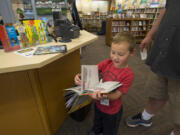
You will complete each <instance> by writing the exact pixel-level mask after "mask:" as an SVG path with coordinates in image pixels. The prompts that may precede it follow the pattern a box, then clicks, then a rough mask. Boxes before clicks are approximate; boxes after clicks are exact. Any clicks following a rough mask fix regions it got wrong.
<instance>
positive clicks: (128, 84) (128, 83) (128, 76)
mask: <svg viewBox="0 0 180 135" xmlns="http://www.w3.org/2000/svg"><path fill="white" fill-rule="evenodd" d="M133 80H134V73H133V72H128V73H127V74H126V76H125V77H124V79H123V80H121V84H123V85H122V86H121V87H120V88H119V90H120V91H121V92H122V93H123V94H126V93H127V92H128V90H129V88H130V87H131V85H132V83H133Z"/></svg>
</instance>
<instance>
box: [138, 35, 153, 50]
mask: <svg viewBox="0 0 180 135" xmlns="http://www.w3.org/2000/svg"><path fill="white" fill-rule="evenodd" d="M151 42H152V38H151V37H150V36H146V37H145V38H144V39H143V41H142V42H141V45H140V46H139V47H140V51H143V49H144V48H146V47H147V45H149V44H150V43H151Z"/></svg>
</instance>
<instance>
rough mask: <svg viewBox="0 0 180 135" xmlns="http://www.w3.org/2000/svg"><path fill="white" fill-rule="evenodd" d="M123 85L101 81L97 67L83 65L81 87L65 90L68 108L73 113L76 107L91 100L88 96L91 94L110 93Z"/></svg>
mask: <svg viewBox="0 0 180 135" xmlns="http://www.w3.org/2000/svg"><path fill="white" fill-rule="evenodd" d="M121 85H122V84H120V83H119V82H116V81H106V82H102V80H100V81H99V73H98V67H97V65H82V66H81V86H76V87H72V88H67V89H65V90H66V92H65V98H66V108H67V109H69V112H71V111H72V110H73V109H74V107H76V106H78V105H80V104H82V103H83V102H84V101H85V100H88V99H89V97H88V96H87V94H88V93H89V92H100V93H110V92H112V91H114V90H116V89H117V88H119V87H120V86H121Z"/></svg>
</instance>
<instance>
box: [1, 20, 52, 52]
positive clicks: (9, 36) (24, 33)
mask: <svg viewBox="0 0 180 135" xmlns="http://www.w3.org/2000/svg"><path fill="white" fill-rule="evenodd" d="M0 39H1V42H2V44H3V47H4V50H5V51H6V52H8V51H13V50H17V49H20V48H27V47H31V46H34V45H38V44H44V43H47V42H49V41H50V38H49V37H48V32H47V21H46V20H26V21H23V24H14V25H13V26H5V25H0Z"/></svg>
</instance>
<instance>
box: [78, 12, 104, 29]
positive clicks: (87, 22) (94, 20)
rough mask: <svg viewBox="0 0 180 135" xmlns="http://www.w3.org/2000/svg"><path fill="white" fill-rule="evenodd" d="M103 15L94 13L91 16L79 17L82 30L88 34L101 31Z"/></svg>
mask: <svg viewBox="0 0 180 135" xmlns="http://www.w3.org/2000/svg"><path fill="white" fill-rule="evenodd" d="M106 16H107V15H106V14H105V13H99V12H98V13H95V14H92V15H85V14H83V15H81V21H82V24H83V28H84V29H86V30H87V31H89V32H97V31H99V30H100V29H101V22H102V21H103V20H106Z"/></svg>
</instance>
